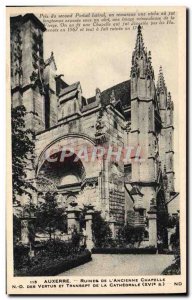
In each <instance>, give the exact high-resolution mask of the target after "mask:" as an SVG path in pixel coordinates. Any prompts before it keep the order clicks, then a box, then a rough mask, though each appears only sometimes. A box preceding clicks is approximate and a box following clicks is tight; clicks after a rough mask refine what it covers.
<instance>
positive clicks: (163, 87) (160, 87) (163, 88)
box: [157, 66, 167, 93]
mask: <svg viewBox="0 0 192 300" xmlns="http://www.w3.org/2000/svg"><path fill="white" fill-rule="evenodd" d="M157 91H158V92H159V93H164V92H166V91H167V87H166V84H165V80H164V76H163V69H162V66H160V68H159V75H158V80H157Z"/></svg>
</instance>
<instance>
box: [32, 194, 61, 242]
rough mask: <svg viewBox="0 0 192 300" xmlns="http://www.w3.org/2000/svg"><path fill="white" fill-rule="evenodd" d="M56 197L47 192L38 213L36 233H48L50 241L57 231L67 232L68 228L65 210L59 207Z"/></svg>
mask: <svg viewBox="0 0 192 300" xmlns="http://www.w3.org/2000/svg"><path fill="white" fill-rule="evenodd" d="M56 195H57V193H51V192H47V193H46V194H45V196H44V202H43V203H41V204H40V206H39V207H38V209H37V213H36V224H35V226H36V232H37V231H39V232H47V233H48V234H49V239H50V240H51V239H52V235H53V234H54V233H55V231H56V230H61V231H66V228H67V222H66V221H67V220H66V216H65V215H64V210H63V209H62V208H59V207H58V204H57V199H56Z"/></svg>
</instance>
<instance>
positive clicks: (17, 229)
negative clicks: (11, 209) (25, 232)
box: [13, 215, 21, 244]
mask: <svg viewBox="0 0 192 300" xmlns="http://www.w3.org/2000/svg"><path fill="white" fill-rule="evenodd" d="M20 235H21V221H20V219H19V218H18V217H17V216H16V215H13V243H14V244H16V243H17V241H18V240H20Z"/></svg>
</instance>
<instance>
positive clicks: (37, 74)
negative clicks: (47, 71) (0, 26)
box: [11, 14, 46, 132]
mask: <svg viewBox="0 0 192 300" xmlns="http://www.w3.org/2000/svg"><path fill="white" fill-rule="evenodd" d="M45 30H46V29H45V27H44V25H43V24H42V23H41V22H40V21H39V19H37V18H36V17H35V15H33V14H26V15H24V16H21V15H20V16H17V17H12V18H11V66H12V67H11V93H12V105H13V107H15V106H17V105H24V106H25V108H26V110H27V111H28V112H34V113H35V115H32V114H28V116H27V118H26V126H27V127H28V128H31V129H34V130H35V131H36V132H38V131H40V130H43V129H44V128H45V117H44V116H45V99H44V87H43V71H44V60H43V32H44V31H45Z"/></svg>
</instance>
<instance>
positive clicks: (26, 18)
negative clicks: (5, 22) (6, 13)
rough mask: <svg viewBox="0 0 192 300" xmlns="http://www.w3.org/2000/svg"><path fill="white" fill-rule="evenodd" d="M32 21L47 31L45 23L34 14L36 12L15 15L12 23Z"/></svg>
mask: <svg viewBox="0 0 192 300" xmlns="http://www.w3.org/2000/svg"><path fill="white" fill-rule="evenodd" d="M29 20H30V21H32V22H33V23H34V24H36V25H37V26H38V27H39V28H40V29H41V30H42V31H43V32H44V31H46V27H45V25H44V24H43V23H42V22H41V21H40V20H39V19H38V18H37V17H36V16H35V15H34V14H25V15H24V16H22V15H19V16H15V17H11V23H12V24H14V23H15V22H21V21H22V22H23V24H24V23H25V22H28V21H29Z"/></svg>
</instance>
